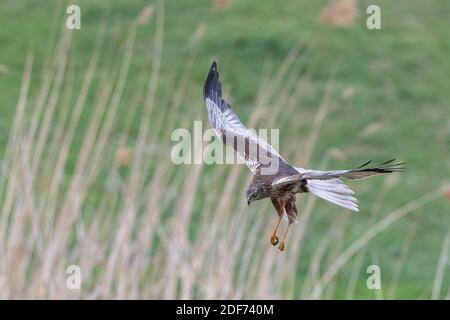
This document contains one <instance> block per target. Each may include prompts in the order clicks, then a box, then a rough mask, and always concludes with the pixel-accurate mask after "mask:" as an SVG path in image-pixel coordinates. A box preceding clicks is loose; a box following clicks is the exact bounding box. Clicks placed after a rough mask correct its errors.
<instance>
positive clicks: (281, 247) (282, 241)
mask: <svg viewBox="0 0 450 320" xmlns="http://www.w3.org/2000/svg"><path fill="white" fill-rule="evenodd" d="M291 224H292V222H291V221H289V224H288V226H287V227H286V231H284V235H283V238H282V239H281V243H280V246H279V247H278V249H280V251H284V247H285V246H286V242H285V241H286V237H287V235H288V233H289V228H290V227H291Z"/></svg>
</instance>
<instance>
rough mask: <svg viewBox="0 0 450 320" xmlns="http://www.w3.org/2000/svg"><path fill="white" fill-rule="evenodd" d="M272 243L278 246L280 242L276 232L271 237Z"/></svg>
mask: <svg viewBox="0 0 450 320" xmlns="http://www.w3.org/2000/svg"><path fill="white" fill-rule="evenodd" d="M270 243H272V245H273V246H276V245H277V244H278V237H277V235H276V234H274V235H272V237H271V238H270Z"/></svg>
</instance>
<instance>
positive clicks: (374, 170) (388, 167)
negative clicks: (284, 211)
mask: <svg viewBox="0 0 450 320" xmlns="http://www.w3.org/2000/svg"><path fill="white" fill-rule="evenodd" d="M394 161H395V159H392V160H389V161H386V162H383V163H381V164H379V165H377V166H374V167H367V166H368V165H369V164H370V163H372V161H368V162H366V163H364V164H363V165H362V166H359V167H358V168H356V169H353V170H334V171H316V170H307V169H302V168H296V169H297V170H298V171H299V174H296V175H292V176H288V177H284V178H281V179H278V180H275V181H274V182H273V183H272V187H274V188H279V187H281V186H285V185H288V184H291V183H297V182H299V181H304V180H331V179H336V178H345V179H351V180H359V179H365V178H368V177H371V176H374V175H378V174H382V173H392V172H402V171H404V167H403V165H404V163H395V162H394Z"/></svg>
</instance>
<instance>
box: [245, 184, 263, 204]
mask: <svg viewBox="0 0 450 320" xmlns="http://www.w3.org/2000/svg"><path fill="white" fill-rule="evenodd" d="M245 197H246V198H247V204H248V205H250V203H252V202H253V201H255V200H259V199H262V198H264V195H263V190H262V189H261V188H258V187H257V186H255V185H253V184H251V185H249V186H248V188H247V191H246V192H245Z"/></svg>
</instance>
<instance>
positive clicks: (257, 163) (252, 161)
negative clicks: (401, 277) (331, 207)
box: [203, 61, 404, 251]
mask: <svg viewBox="0 0 450 320" xmlns="http://www.w3.org/2000/svg"><path fill="white" fill-rule="evenodd" d="M203 97H204V99H205V103H206V108H207V109H208V118H209V121H210V123H211V126H212V127H213V128H214V129H215V132H216V133H217V135H218V137H219V138H220V139H221V141H222V142H223V143H224V144H226V145H228V146H229V147H231V148H232V149H233V150H234V151H235V152H237V153H238V154H239V155H240V156H241V157H242V158H243V159H244V161H245V163H246V165H247V166H248V167H249V169H250V171H251V172H252V174H253V180H252V182H251V183H250V185H249V186H248V188H247V191H246V193H245V195H246V198H247V204H250V203H251V202H253V201H255V200H260V199H264V198H270V200H271V201H272V204H273V206H274V207H275V210H276V211H277V213H278V217H279V218H278V222H277V224H276V227H275V230H274V232H273V234H272V237H271V243H272V244H273V245H274V246H275V245H277V244H278V242H279V239H278V236H277V230H278V227H279V225H280V221H281V218H283V217H287V220H288V226H287V228H286V230H285V232H284V234H283V237H282V239H281V242H280V245H279V249H280V250H281V251H283V250H284V248H285V240H286V236H287V234H288V232H289V228H290V226H291V224H292V223H293V222H294V221H295V220H296V217H297V208H296V206H295V199H296V198H295V197H296V196H295V195H296V194H297V193H305V192H310V193H312V194H313V195H315V196H317V197H319V198H322V199H324V200H327V201H329V202H331V203H334V204H335V205H338V206H341V207H344V208H347V209H350V210H353V211H358V205H357V202H358V201H357V199H356V198H355V197H353V196H352V195H353V194H354V192H353V191H352V190H351V189H350V188H349V187H348V186H347V185H345V184H344V183H343V182H342V180H341V179H352V180H358V179H365V178H368V177H370V176H373V175H377V174H381V173H391V172H401V171H402V170H403V167H402V165H403V164H404V163H396V162H395V159H392V160H389V161H386V162H383V163H381V164H379V165H375V166H370V164H371V163H372V161H368V162H366V163H365V164H363V165H362V166H360V167H358V168H356V169H351V170H334V171H319V170H310V169H303V168H299V167H294V166H292V165H290V164H289V163H288V162H287V161H286V160H284V159H283V158H282V157H281V156H280V155H279V154H278V152H277V151H276V150H275V149H274V148H273V147H272V146H271V145H270V144H268V143H267V142H266V141H264V140H263V139H261V138H260V137H258V136H257V135H256V133H254V132H253V131H251V130H249V129H247V128H246V127H245V126H244V125H243V124H242V122H241V121H240V120H239V117H238V116H237V115H236V113H234V111H233V109H231V106H230V105H229V104H228V103H227V102H226V101H225V100H223V99H222V88H221V84H220V81H219V73H218V71H217V63H216V62H215V61H214V62H213V63H212V65H211V67H210V68H209V72H208V76H207V77H206V80H205V85H204V90H203Z"/></svg>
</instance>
